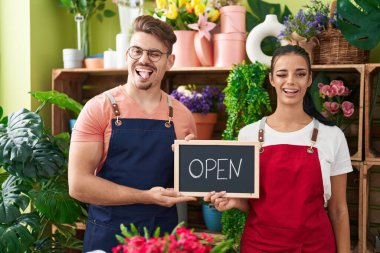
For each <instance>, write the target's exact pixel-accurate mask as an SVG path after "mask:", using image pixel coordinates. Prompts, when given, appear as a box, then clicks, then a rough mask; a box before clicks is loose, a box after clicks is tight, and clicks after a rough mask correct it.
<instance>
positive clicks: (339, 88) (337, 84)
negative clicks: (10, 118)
mask: <svg viewBox="0 0 380 253" xmlns="http://www.w3.org/2000/svg"><path fill="white" fill-rule="evenodd" d="M330 86H331V88H332V89H333V90H334V93H335V94H336V95H338V96H341V95H343V93H344V91H345V88H346V87H344V84H343V81H341V80H332V81H331V82H330Z"/></svg>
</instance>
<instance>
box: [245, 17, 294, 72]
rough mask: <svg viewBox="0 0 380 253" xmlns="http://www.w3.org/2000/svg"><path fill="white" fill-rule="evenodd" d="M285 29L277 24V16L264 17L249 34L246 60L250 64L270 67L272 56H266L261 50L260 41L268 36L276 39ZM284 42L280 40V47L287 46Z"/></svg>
mask: <svg viewBox="0 0 380 253" xmlns="http://www.w3.org/2000/svg"><path fill="white" fill-rule="evenodd" d="M284 29H285V26H284V25H283V24H281V23H280V22H278V19H277V16H276V15H273V14H269V15H266V16H265V20H264V22H263V23H261V24H258V25H257V26H255V27H254V28H253V29H252V31H251V32H250V33H249V35H248V38H247V42H246V50H247V55H248V58H249V59H250V60H251V62H255V61H258V62H261V63H263V64H265V65H267V66H270V62H271V59H272V56H268V55H266V54H264V53H263V51H262V50H261V41H262V40H263V39H265V38H266V37H268V36H274V37H278V35H279V34H280V32H281V31H282V30H284ZM287 44H288V42H287V41H286V40H281V45H283V46H284V45H287Z"/></svg>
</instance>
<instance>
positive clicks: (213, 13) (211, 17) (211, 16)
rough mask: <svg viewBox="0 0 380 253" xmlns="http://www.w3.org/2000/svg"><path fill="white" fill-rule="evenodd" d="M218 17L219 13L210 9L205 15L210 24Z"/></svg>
mask: <svg viewBox="0 0 380 253" xmlns="http://www.w3.org/2000/svg"><path fill="white" fill-rule="evenodd" d="M219 16H220V12H219V10H217V9H212V10H211V11H210V12H209V13H208V15H207V17H208V19H209V20H210V22H216V21H217V20H218V18H219Z"/></svg>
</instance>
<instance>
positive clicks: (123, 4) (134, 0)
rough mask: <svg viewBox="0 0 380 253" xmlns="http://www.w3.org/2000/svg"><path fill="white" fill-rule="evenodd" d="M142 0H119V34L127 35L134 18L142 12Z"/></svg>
mask: <svg viewBox="0 0 380 253" xmlns="http://www.w3.org/2000/svg"><path fill="white" fill-rule="evenodd" d="M143 4H144V0H120V3H119V4H118V11H119V20H120V29H121V33H124V34H129V32H130V28H131V26H132V24H133V21H134V20H135V18H137V17H138V16H140V15H141V14H142V12H143Z"/></svg>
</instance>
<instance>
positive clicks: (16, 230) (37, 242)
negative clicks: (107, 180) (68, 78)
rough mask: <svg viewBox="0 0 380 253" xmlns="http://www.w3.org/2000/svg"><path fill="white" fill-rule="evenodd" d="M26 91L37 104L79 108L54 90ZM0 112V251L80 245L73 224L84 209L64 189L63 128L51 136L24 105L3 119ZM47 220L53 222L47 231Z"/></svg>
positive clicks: (50, 249) (65, 140)
mask: <svg viewBox="0 0 380 253" xmlns="http://www.w3.org/2000/svg"><path fill="white" fill-rule="evenodd" d="M32 95H33V96H34V97H39V101H40V102H42V103H43V105H46V104H47V102H49V103H54V104H57V105H59V106H61V107H63V108H71V107H72V106H73V107H75V108H81V105H80V104H79V103H78V102H76V101H74V100H72V99H71V98H69V97H67V96H66V95H64V94H62V93H58V92H55V91H51V92H33V93H32ZM40 109H42V107H40V108H39V110H40ZM39 110H38V111H39ZM0 112H1V113H0V167H1V168H3V170H2V171H1V170H0V173H1V176H0V178H3V182H2V184H1V188H0V253H8V252H9V253H10V252H12V253H18V252H20V253H21V252H22V253H23V252H63V250H64V248H63V247H71V248H77V249H80V248H81V243H80V241H78V240H77V239H75V238H74V234H75V230H74V228H73V225H74V223H75V222H76V221H78V220H81V219H84V215H83V213H84V212H83V209H82V207H81V204H80V203H79V202H77V201H76V200H74V199H72V198H70V196H69V194H68V183H67V161H68V157H67V154H68V152H67V150H68V141H69V135H68V133H63V134H60V135H58V136H52V135H51V134H50V132H49V130H48V128H47V127H46V126H45V124H44V122H43V120H42V118H41V116H40V115H39V114H38V113H36V112H31V111H29V110H27V109H21V110H19V111H18V112H15V113H11V114H10V115H9V117H8V120H6V118H5V119H4V118H2V110H0ZM28 207H29V208H28ZM51 225H55V226H56V227H57V232H56V233H55V234H53V235H51V233H50V232H49V231H50V230H51ZM68 225H72V226H68Z"/></svg>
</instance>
